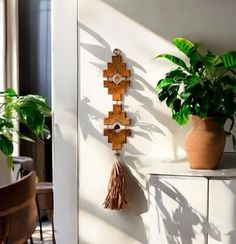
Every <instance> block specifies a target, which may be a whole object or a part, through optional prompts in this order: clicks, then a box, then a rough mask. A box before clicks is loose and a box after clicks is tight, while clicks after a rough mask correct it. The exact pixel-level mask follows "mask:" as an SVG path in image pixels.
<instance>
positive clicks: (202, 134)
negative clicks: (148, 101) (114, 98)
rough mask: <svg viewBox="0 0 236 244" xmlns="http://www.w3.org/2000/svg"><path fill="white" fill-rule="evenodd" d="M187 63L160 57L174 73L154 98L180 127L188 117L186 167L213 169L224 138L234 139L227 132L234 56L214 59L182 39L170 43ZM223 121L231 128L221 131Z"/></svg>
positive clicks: (233, 102) (235, 90) (234, 98)
mask: <svg viewBox="0 0 236 244" xmlns="http://www.w3.org/2000/svg"><path fill="white" fill-rule="evenodd" d="M172 42H173V44H174V45H175V46H176V47H177V48H178V49H179V50H180V51H181V52H183V53H184V54H185V55H186V56H187V59H188V62H185V61H183V60H182V59H180V58H178V57H175V56H173V55H171V54H160V55H158V56H157V57H156V58H158V59H159V58H165V59H167V60H169V61H171V62H172V63H174V64H175V65H177V68H176V69H173V70H171V71H170V72H168V73H167V74H166V75H165V77H164V78H163V79H161V80H160V81H159V82H158V83H157V87H156V89H157V93H158V98H159V100H160V101H161V102H163V101H165V102H166V105H167V106H168V107H169V108H170V109H171V111H172V118H173V119H174V120H175V121H176V122H177V123H178V124H180V125H181V126H182V125H184V124H186V123H187V122H188V120H189V117H190V115H191V117H192V121H193V128H192V130H191V131H190V132H189V133H188V135H187V136H186V143H185V147H186V153H187V156H188V159H189V162H190V167H191V168H195V169H215V168H217V167H218V162H219V160H220V159H221V156H222V153H223V150H224V146H225V140H226V135H230V136H231V137H232V141H233V146H234V148H235V137H234V135H232V133H231V130H232V128H233V125H234V116H235V115H236V72H235V71H234V68H236V52H235V51H230V52H226V53H224V54H222V55H215V54H213V53H211V52H210V51H206V52H203V51H199V49H200V48H199V46H198V45H197V44H194V43H192V42H190V41H188V40H186V39H184V38H175V39H173V41H172ZM226 120H230V121H231V124H230V126H229V128H228V131H227V132H226V131H224V125H225V122H226Z"/></svg>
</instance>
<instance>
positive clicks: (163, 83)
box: [156, 78, 176, 89]
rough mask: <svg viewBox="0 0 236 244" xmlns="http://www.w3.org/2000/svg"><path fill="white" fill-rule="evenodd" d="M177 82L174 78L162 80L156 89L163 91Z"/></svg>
mask: <svg viewBox="0 0 236 244" xmlns="http://www.w3.org/2000/svg"><path fill="white" fill-rule="evenodd" d="M175 82H176V81H175V80H174V79H172V78H166V79H162V80H160V81H159V82H158V83H157V86H156V89H162V88H164V87H167V86H169V85H171V84H174V83H175Z"/></svg>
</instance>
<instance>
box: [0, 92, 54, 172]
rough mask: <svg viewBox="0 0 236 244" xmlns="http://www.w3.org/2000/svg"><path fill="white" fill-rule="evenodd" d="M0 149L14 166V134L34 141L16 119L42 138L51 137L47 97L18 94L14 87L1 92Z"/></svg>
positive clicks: (9, 163)
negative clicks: (48, 124) (18, 127)
mask: <svg viewBox="0 0 236 244" xmlns="http://www.w3.org/2000/svg"><path fill="white" fill-rule="evenodd" d="M0 97H1V101H0V151H1V152H2V153H3V154H4V155H6V158H7V162H8V167H10V168H11V167H12V153H13V140H14V139H13V134H14V133H17V134H18V136H19V138H20V139H23V140H29V141H33V140H32V139H31V138H30V137H28V136H26V135H23V134H22V133H20V132H19V131H18V129H17V128H16V127H15V121H17V122H19V123H22V124H24V125H26V126H27V127H28V128H29V129H30V131H32V132H33V133H34V134H36V135H37V136H39V137H41V138H43V139H44V138H48V137H50V132H49V130H48V129H47V127H46V126H45V118H46V117H48V116H51V109H50V108H49V107H48V105H47V104H46V102H45V99H44V98H43V97H41V96H38V95H26V96H18V95H17V94H16V92H15V91H14V90H13V89H12V88H8V89H6V91H3V92H0Z"/></svg>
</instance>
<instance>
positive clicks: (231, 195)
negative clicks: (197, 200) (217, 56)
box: [208, 178, 236, 244]
mask: <svg viewBox="0 0 236 244" xmlns="http://www.w3.org/2000/svg"><path fill="white" fill-rule="evenodd" d="M209 223H210V224H214V226H215V235H209V237H208V243H209V244H219V243H223V244H235V243H236V178H230V179H211V180H210V181H209Z"/></svg>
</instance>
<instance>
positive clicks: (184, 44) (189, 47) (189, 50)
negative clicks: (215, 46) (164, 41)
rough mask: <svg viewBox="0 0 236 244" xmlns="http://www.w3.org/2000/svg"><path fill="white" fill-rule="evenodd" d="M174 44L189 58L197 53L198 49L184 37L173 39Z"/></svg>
mask: <svg viewBox="0 0 236 244" xmlns="http://www.w3.org/2000/svg"><path fill="white" fill-rule="evenodd" d="M172 43H173V44H174V45H175V46H176V47H177V48H178V49H179V50H180V51H181V52H183V53H184V54H185V55H186V56H187V57H189V58H191V57H192V55H193V53H194V52H196V51H197V47H196V46H195V45H194V44H193V43H192V42H190V41H188V40H186V39H184V38H182V37H178V38H175V39H173V40H172Z"/></svg>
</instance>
